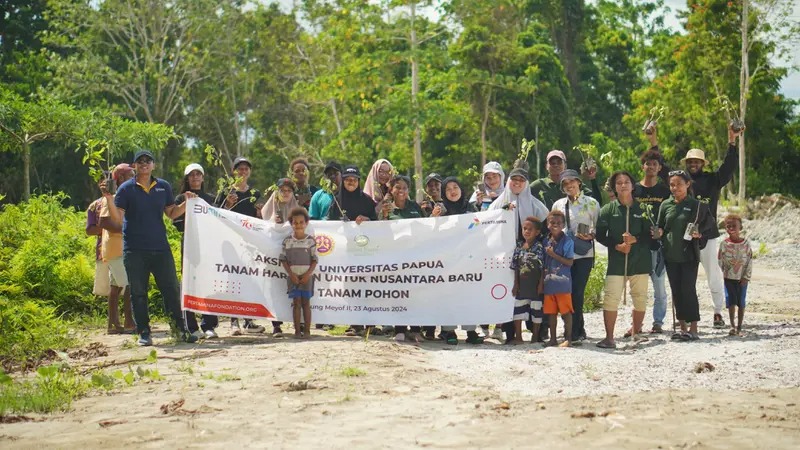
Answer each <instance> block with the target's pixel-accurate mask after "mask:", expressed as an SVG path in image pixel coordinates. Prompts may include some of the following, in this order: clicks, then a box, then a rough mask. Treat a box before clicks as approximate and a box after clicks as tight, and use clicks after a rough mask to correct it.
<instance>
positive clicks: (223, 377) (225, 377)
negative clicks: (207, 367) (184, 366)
mask: <svg viewBox="0 0 800 450" xmlns="http://www.w3.org/2000/svg"><path fill="white" fill-rule="evenodd" d="M203 378H205V379H206V380H213V381H216V382H217V383H224V382H226V381H239V380H241V379H242V378H241V377H239V376H237V375H234V374H232V373H221V374H219V375H214V374H213V373H211V372H209V373H207V374H205V375H203Z"/></svg>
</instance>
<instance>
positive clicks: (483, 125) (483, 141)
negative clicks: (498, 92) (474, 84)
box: [481, 86, 492, 167]
mask: <svg viewBox="0 0 800 450" xmlns="http://www.w3.org/2000/svg"><path fill="white" fill-rule="evenodd" d="M491 98H492V87H491V86H489V88H488V92H487V93H486V96H485V97H484V99H483V120H481V167H483V166H485V165H486V157H487V156H486V153H487V150H486V130H487V128H488V127H489V103H490V102H491Z"/></svg>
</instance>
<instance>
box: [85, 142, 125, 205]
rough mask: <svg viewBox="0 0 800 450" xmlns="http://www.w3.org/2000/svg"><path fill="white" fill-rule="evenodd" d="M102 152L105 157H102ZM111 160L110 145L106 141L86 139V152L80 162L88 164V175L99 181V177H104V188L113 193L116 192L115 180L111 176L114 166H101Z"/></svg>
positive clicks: (96, 181)
mask: <svg viewBox="0 0 800 450" xmlns="http://www.w3.org/2000/svg"><path fill="white" fill-rule="evenodd" d="M103 153H105V154H106V157H105V158H104V157H103ZM109 161H111V147H110V146H109V144H108V141H106V140H104V139H89V140H88V141H86V153H85V154H84V155H83V159H82V162H83V164H86V165H88V166H89V176H90V177H91V178H92V179H93V180H94V181H95V183H99V182H100V179H101V178H103V177H105V180H106V190H107V191H108V192H109V193H111V194H114V193H116V192H117V182H116V181H115V180H114V178H113V177H112V176H111V173H112V172H113V171H114V167H115V166H106V167H103V163H105V164H108V163H109Z"/></svg>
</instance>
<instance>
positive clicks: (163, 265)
mask: <svg viewBox="0 0 800 450" xmlns="http://www.w3.org/2000/svg"><path fill="white" fill-rule="evenodd" d="M133 163H134V170H135V171H136V177H135V178H132V179H130V180H128V181H126V182H124V183H122V185H120V186H119V188H118V189H117V193H116V195H112V194H111V193H109V192H108V189H107V188H106V186H105V182H103V183H101V184H100V190H101V191H102V192H103V196H104V197H106V199H107V201H108V209H109V219H110V220H111V221H112V222H113V223H114V224H116V225H120V224H121V225H122V243H123V260H124V262H125V271H126V272H127V274H128V282H129V283H130V289H131V301H132V303H133V318H134V321H135V322H136V331H137V333H138V334H139V341H138V344H139V345H141V346H149V345H153V340H152V338H151V337H150V315H149V314H148V310H147V305H148V298H147V291H148V287H149V282H150V274H151V273H152V274H153V277H154V278H155V280H156V285H157V286H158V290H159V291H161V296H162V298H163V300H164V310H165V312H166V313H167V315H168V316H169V317H170V318H171V320H172V324H171V325H172V326H174V327H176V328H177V330H178V331H179V332H180V335H181V338H182V339H183V340H184V341H185V342H190V343H191V342H196V341H197V337H196V336H193V335H192V334H191V333H189V332H188V330H187V329H186V324H185V323H184V320H183V315H182V314H181V305H180V286H179V285H178V277H177V274H176V272H175V260H174V259H173V257H172V249H171V248H170V246H169V242H168V241H167V229H166V227H165V226H164V219H163V217H162V216H163V215H166V216H167V217H169V218H170V219H176V218H177V217H179V216H181V215H183V214H184V213H185V212H186V203H185V202H184V203H181V204H180V205H176V204H175V196H174V195H173V194H172V187H171V186H170V184H169V183H167V182H166V181H165V180H162V179H161V178H155V177H154V176H153V170H154V169H155V162H154V158H153V153H151V152H150V151H148V150H139V151H138V152H136V155H135V156H134V157H133ZM185 196H186V198H187V199H189V198H194V197H196V195H195V194H194V193H192V192H186V193H185Z"/></svg>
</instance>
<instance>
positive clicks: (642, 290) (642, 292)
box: [603, 273, 650, 312]
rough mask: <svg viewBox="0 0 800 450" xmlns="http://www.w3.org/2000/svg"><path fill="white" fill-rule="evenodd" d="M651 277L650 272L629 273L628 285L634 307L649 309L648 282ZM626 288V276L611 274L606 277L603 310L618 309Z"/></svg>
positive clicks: (643, 309)
mask: <svg viewBox="0 0 800 450" xmlns="http://www.w3.org/2000/svg"><path fill="white" fill-rule="evenodd" d="M649 279H650V275H648V274H646V273H645V274H640V275H628V287H629V290H628V291H629V292H630V294H631V297H633V309H634V310H635V311H639V312H644V311H645V310H646V309H647V284H648V280H649ZM624 288H625V277H623V276H620V275H609V276H607V277H606V286H605V288H604V289H603V311H616V310H617V309H618V308H619V302H620V299H621V298H622V291H623V290H624Z"/></svg>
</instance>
